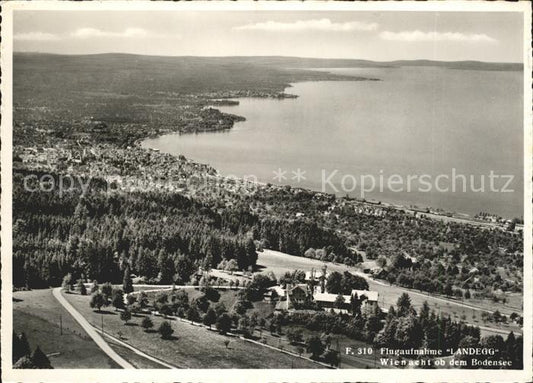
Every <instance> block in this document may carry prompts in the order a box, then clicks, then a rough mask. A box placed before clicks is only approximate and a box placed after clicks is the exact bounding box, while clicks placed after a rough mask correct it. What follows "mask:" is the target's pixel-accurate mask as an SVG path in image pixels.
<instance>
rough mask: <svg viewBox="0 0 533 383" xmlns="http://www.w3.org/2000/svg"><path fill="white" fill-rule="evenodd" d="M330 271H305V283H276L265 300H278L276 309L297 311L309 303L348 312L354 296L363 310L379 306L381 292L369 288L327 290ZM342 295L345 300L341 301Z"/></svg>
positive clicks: (367, 310) (374, 308)
mask: <svg viewBox="0 0 533 383" xmlns="http://www.w3.org/2000/svg"><path fill="white" fill-rule="evenodd" d="M329 274H330V273H329V272H324V271H323V272H322V273H321V274H320V275H316V273H315V271H314V270H312V271H307V272H306V273H305V283H293V284H287V285H286V286H285V287H283V286H280V285H276V286H273V287H271V288H270V289H269V291H268V292H267V293H266V294H265V300H267V301H276V300H277V304H276V310H287V311H295V310H298V308H300V307H301V308H304V309H308V308H307V306H309V303H314V304H315V305H318V307H320V308H322V309H327V310H333V311H334V312H336V313H348V312H349V311H350V306H351V302H352V299H353V298H356V299H359V300H360V301H361V312H362V313H365V312H373V311H374V310H376V309H377V308H378V300H379V293H378V292H377V291H369V290H355V289H354V290H352V291H351V293H350V294H332V293H330V292H328V291H327V287H326V283H325V281H326V280H327V278H328V276H329ZM339 297H342V299H343V302H342V303H340V302H339Z"/></svg>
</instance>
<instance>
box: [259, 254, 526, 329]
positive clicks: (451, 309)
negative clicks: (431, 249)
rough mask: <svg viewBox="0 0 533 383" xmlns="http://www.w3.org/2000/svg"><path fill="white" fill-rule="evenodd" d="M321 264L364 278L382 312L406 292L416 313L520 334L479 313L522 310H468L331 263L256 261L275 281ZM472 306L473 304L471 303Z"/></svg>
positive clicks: (274, 257) (486, 305)
mask: <svg viewBox="0 0 533 383" xmlns="http://www.w3.org/2000/svg"><path fill="white" fill-rule="evenodd" d="M324 263H326V264H327V267H328V271H338V272H344V271H346V270H348V271H350V272H352V273H354V274H358V275H362V276H365V277H366V278H367V282H368V285H369V288H370V290H374V291H378V292H379V305H380V306H381V307H382V308H384V309H388V308H389V307H390V306H391V305H396V301H397V299H398V297H399V296H400V294H401V293H403V292H406V293H408V294H409V296H410V297H411V303H412V305H413V306H414V307H415V309H417V310H418V309H419V308H420V307H422V304H423V303H424V301H427V302H428V303H429V306H430V308H431V309H433V310H435V311H436V312H438V313H444V314H446V315H450V316H451V317H452V318H455V319H456V320H460V319H462V318H461V317H463V316H464V317H463V318H464V320H465V321H466V322H468V323H471V324H475V325H477V326H486V327H490V328H496V329H500V330H503V331H514V332H515V333H522V331H521V329H520V328H519V327H518V326H517V325H514V324H513V325H503V324H494V323H483V322H482V320H481V313H482V312H483V311H484V310H490V311H494V310H496V309H498V310H500V312H502V313H504V314H506V315H509V314H511V313H512V312H513V311H515V312H517V313H521V311H522V310H521V309H519V308H513V307H509V306H504V305H503V304H495V303H492V302H489V301H482V302H480V301H475V305H476V307H469V302H468V301H466V302H465V305H463V303H462V302H460V301H454V300H449V299H443V298H440V297H436V296H431V295H429V294H427V293H422V292H419V291H414V290H410V289H406V288H402V287H398V286H391V285H389V284H388V283H386V282H383V281H378V280H373V279H370V278H368V276H366V275H364V274H362V273H361V271H360V270H358V269H357V268H354V267H349V266H346V265H341V264H335V263H331V262H322V261H318V260H314V259H308V258H303V257H295V256H291V255H287V254H283V253H280V252H278V251H273V250H264V251H263V252H260V253H259V258H258V261H257V264H258V265H259V266H261V267H262V268H261V272H270V271H272V272H273V273H274V274H275V275H276V276H277V277H279V276H281V275H282V274H283V273H285V272H286V271H293V270H295V269H299V270H304V271H309V270H311V269H312V268H314V269H315V270H317V271H320V269H321V268H322V266H323V265H324ZM516 300H517V299H516V297H513V302H514V305H516ZM480 303H481V304H480ZM472 304H474V303H473V302H472ZM478 306H480V307H478ZM482 333H484V334H487V333H491V331H490V330H489V329H484V328H483V329H482Z"/></svg>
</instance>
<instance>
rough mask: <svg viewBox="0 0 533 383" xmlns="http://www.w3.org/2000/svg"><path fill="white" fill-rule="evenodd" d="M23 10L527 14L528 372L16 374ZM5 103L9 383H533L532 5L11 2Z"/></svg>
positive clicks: (6, 20)
mask: <svg viewBox="0 0 533 383" xmlns="http://www.w3.org/2000/svg"><path fill="white" fill-rule="evenodd" d="M15 10H17V11H19V10H32V11H40V10H42V11H45V10H69V11H90V10H92V11H95V10H96V11H112V10H116V11H156V10H158V11H191V10H195V11H295V12H297V11H409V12H420V11H426V12H427V11H440V12H465V11H470V12H517V13H521V14H522V15H523V20H524V22H523V27H524V35H523V43H524V49H523V53H524V59H523V63H524V68H523V75H524V115H523V117H524V223H525V225H524V288H523V292H524V305H523V307H524V312H523V317H524V327H523V328H524V369H523V370H482V369H479V370H421V369H420V370H412V369H405V370H386V369H379V370H375V369H353V370H352V369H339V370H330V369H324V370H307V369H301V370H284V369H261V370H253V369H194V370H193V369H186V370H179V371H175V370H135V371H130V370H110V369H101V370H100V369H62V370H14V369H12V365H11V353H12V350H11V337H12V327H13V326H12V314H13V312H12V310H13V307H12V265H11V259H12V184H11V181H12V149H13V148H12V84H13V83H12V78H13V77H12V69H13V68H12V54H13V12H14V11H15ZM1 33H2V44H1V68H2V82H1V91H2V104H1V112H2V113H1V176H2V177H1V187H2V189H1V191H2V193H1V229H2V230H1V256H2V271H1V277H2V311H1V324H2V326H1V339H2V348H1V356H2V380H3V381H5V382H54V383H56V382H72V381H76V382H80V383H81V382H91V383H94V382H156V381H157V382H177V381H179V382H197V381H202V382H228V381H231V382H235V383H236V382H343V381H367V382H369V381H377V382H398V381H402V382H416V381H425V382H442V381H446V382H464V381H472V382H474V381H491V382H528V381H532V380H533V372H532V365H533V361H532V352H533V350H532V338H533V334H532V329H533V322H532V306H533V296H532V290H533V285H532V270H533V263H532V203H531V201H532V183H531V182H530V181H531V180H532V159H533V137H532V112H531V100H532V91H531V69H532V58H531V44H530V43H531V4H530V3H529V2H527V1H524V2H516V3H511V2H503V1H496V2H484V1H428V2H411V1H409V2H331V1H328V2H326V1H306V2H299V1H298V2H296V1H294V2H293V1H289V2H248V1H242V2H226V1H219V2H205V1H193V2H178V3H175V2H167V1H164V2H151V1H97V2H71V1H38V2H25V1H6V2H3V3H2V30H1Z"/></svg>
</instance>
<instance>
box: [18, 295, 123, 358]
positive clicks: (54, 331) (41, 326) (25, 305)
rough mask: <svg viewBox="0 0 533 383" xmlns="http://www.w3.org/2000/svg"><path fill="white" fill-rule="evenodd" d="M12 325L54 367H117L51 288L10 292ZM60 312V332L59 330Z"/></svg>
mask: <svg viewBox="0 0 533 383" xmlns="http://www.w3.org/2000/svg"><path fill="white" fill-rule="evenodd" d="M13 297H14V300H13V328H14V330H15V332H17V333H19V332H24V333H25V334H26V337H27V338H28V341H29V343H30V348H31V349H32V350H33V349H34V348H35V347H36V346H37V345H38V346H39V347H40V348H41V349H42V350H43V352H44V353H45V354H47V355H49V359H50V362H51V364H52V366H53V367H54V368H119V367H118V366H117V365H116V364H115V362H113V361H112V360H111V359H110V358H109V357H108V356H107V355H106V354H105V353H104V352H103V351H101V350H100V348H99V347H98V346H97V345H96V344H95V343H94V342H93V341H92V339H91V338H89V336H88V335H87V334H86V333H85V331H84V330H83V329H82V328H81V327H80V325H79V324H78V323H77V322H76V321H75V320H74V319H73V318H72V317H71V316H70V314H68V312H67V311H66V310H65V309H63V306H61V304H59V302H57V301H56V299H55V298H54V297H53V296H52V290H50V289H46V290H32V291H18V292H14V293H13ZM60 316H61V320H62V328H63V335H61V334H60V332H61V330H60V326H59V317H60Z"/></svg>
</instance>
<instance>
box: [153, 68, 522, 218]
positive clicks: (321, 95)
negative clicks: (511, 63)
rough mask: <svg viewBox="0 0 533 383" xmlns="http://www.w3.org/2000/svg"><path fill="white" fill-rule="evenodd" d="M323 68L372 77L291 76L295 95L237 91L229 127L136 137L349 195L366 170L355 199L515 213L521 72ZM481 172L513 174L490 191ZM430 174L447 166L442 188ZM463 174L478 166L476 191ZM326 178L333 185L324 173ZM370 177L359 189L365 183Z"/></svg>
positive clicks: (241, 172)
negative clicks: (423, 180)
mask: <svg viewBox="0 0 533 383" xmlns="http://www.w3.org/2000/svg"><path fill="white" fill-rule="evenodd" d="M330 71H333V72H337V73H342V74H356V75H362V76H365V75H366V76H371V77H377V78H380V79H381V80H382V81H357V82H349V81H324V82H303V83H297V84H293V87H291V88H288V89H287V90H286V91H287V92H288V93H293V94H297V95H298V96H299V97H298V98H296V99H285V100H272V99H249V98H243V99H239V101H240V105H238V106H228V107H221V108H220V109H221V110H223V111H225V112H228V113H234V114H238V115H241V116H244V117H246V121H244V122H239V123H237V124H236V125H235V127H234V128H233V129H231V130H229V131H225V132H216V133H200V134H189V135H179V134H173V135H166V136H162V137H159V138H155V139H149V140H146V141H145V142H144V144H143V145H145V146H148V147H152V148H158V149H160V150H161V151H164V152H168V153H173V154H183V155H185V156H186V157H188V158H191V159H194V160H196V161H199V162H203V163H209V164H210V165H212V166H214V167H215V168H216V169H218V170H219V172H220V173H221V174H223V175H236V176H239V177H242V176H245V175H251V174H253V175H255V176H256V177H257V179H258V180H259V181H262V182H271V183H281V184H290V185H293V186H298V187H305V188H310V189H314V190H324V191H327V192H336V194H338V195H346V194H349V195H351V196H357V197H360V196H361V188H360V181H361V176H363V175H369V177H370V176H372V177H373V178H374V179H375V181H376V183H377V184H376V188H375V190H374V191H373V192H367V193H365V197H366V198H370V199H377V200H383V201H388V202H393V203H400V204H404V205H410V204H417V205H418V206H433V207H436V208H443V209H445V210H448V211H457V212H465V213H469V214H476V213H478V212H480V211H488V212H494V213H497V214H500V215H503V216H506V217H515V216H517V217H519V216H522V215H523V214H522V210H523V209H522V204H523V201H522V199H523V192H522V188H523V176H522V173H523V164H522V162H523V154H522V153H523V123H522V110H523V109H522V108H523V107H522V103H523V101H522V72H506V71H462V70H451V69H445V68H436V67H402V68H386V69H382V68H378V69H374V68H370V69H369V68H350V69H333V70H330ZM277 169H282V170H284V171H286V173H285V176H286V177H287V178H286V179H282V180H281V182H278V181H277V180H275V179H273V177H274V176H275V174H274V171H276V170H277ZM298 169H300V170H301V171H305V174H304V177H305V179H300V180H299V181H298V180H297V179H296V178H294V179H293V178H292V177H294V174H293V173H292V171H297V170H298ZM452 169H455V174H464V175H466V176H467V192H463V180H462V178H461V177H459V178H456V180H457V181H456V189H455V192H454V191H453V190H451V189H452V186H453V183H452V181H451V177H452V174H453V173H452V171H453V170H452ZM491 171H492V172H494V174H496V175H512V176H514V180H513V182H512V183H511V185H509V187H508V188H507V189H513V190H514V192H509V193H502V192H493V191H490V190H489V189H490V184H489V178H488V177H489V175H490V172H491ZM332 174H333V176H331V175H332ZM393 174H398V175H399V176H401V177H402V178H403V183H402V185H401V188H402V189H403V191H401V192H395V191H391V190H390V189H389V188H388V185H387V183H386V181H387V179H388V178H389V177H390V176H391V175H393ZM423 174H427V175H428V177H429V176H431V181H430V182H431V183H432V191H431V192H422V191H420V190H418V189H417V188H418V187H420V186H421V184H420V183H419V182H418V181H417V179H413V180H412V181H411V185H412V187H411V191H407V190H406V189H407V177H408V176H411V177H413V176H420V175H423ZM440 174H443V175H447V176H448V179H449V181H446V179H441V181H440V183H439V185H440V187H441V190H442V189H445V188H446V187H448V189H449V190H448V191H446V192H443V191H437V190H435V177H437V176H438V175H440ZM470 175H473V176H474V177H475V178H474V187H475V188H479V187H480V186H481V176H484V178H485V192H472V191H471V190H470V187H471V186H470ZM330 176H331V177H330ZM328 177H329V180H330V181H331V184H333V187H332V186H331V184H328V183H325V182H324V179H328ZM343 177H345V178H344V181H345V182H344V189H343V187H342V182H341V180H342V178H343ZM352 177H353V178H352ZM369 177H367V178H365V185H366V187H367V188H368V187H370V186H372V185H371V183H372V182H371V181H370V178H369ZM380 177H381V179H383V180H384V188H383V190H380V188H379V182H380ZM353 179H355V180H356V181H357V182H358V185H357V186H358V187H356V188H355V190H351V189H352V188H353V182H352V181H353ZM503 181H504V180H503V179H501V178H500V179H496V181H495V185H494V186H495V187H494V189H498V190H501V189H502V187H503V186H504V184H505V183H506V182H503ZM324 186H325V189H324ZM398 188H400V185H398V184H395V185H393V187H392V189H394V190H397V189H398ZM335 189H337V190H338V191H336V190H335ZM426 189H427V187H424V188H423V190H426Z"/></svg>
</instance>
